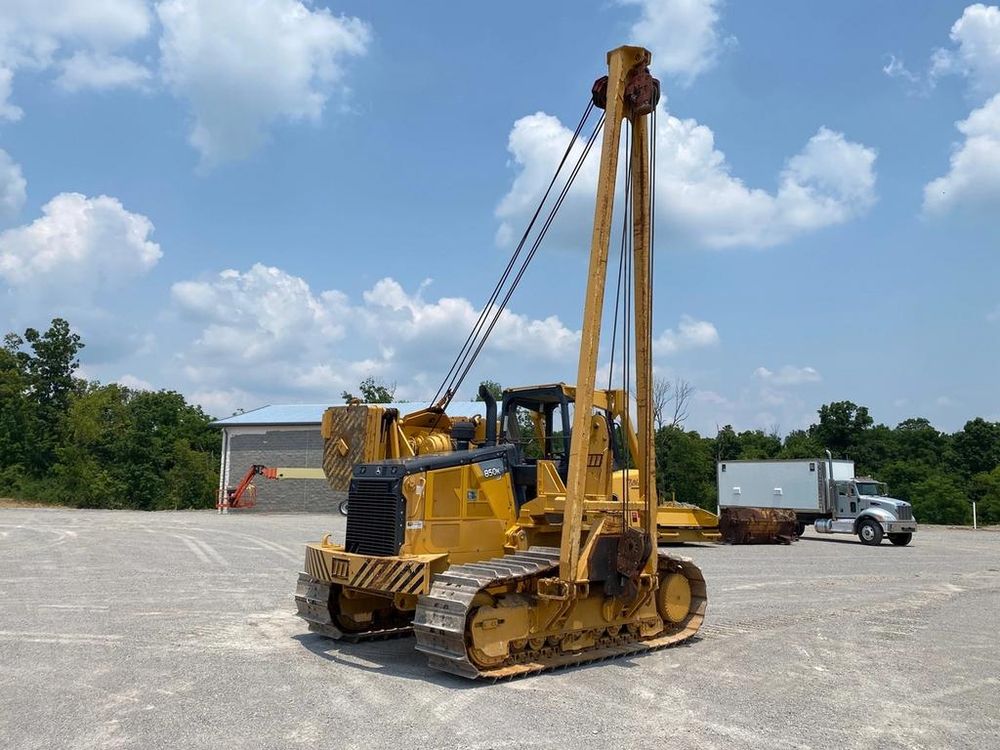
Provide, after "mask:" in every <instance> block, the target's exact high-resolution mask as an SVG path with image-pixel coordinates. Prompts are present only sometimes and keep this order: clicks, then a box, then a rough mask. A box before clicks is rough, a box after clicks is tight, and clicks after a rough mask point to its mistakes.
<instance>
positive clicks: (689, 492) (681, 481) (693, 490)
mask: <svg viewBox="0 0 1000 750" xmlns="http://www.w3.org/2000/svg"><path fill="white" fill-rule="evenodd" d="M655 447H656V477H657V489H658V491H659V493H660V496H661V497H663V498H669V497H670V496H671V493H673V494H674V495H675V496H676V498H677V499H678V500H679V501H681V502H686V503H694V504H695V505H700V506H701V507H702V508H706V509H709V510H715V506H716V500H717V498H718V496H717V493H716V488H715V457H714V454H713V451H712V448H713V441H712V440H706V439H705V438H702V437H701V436H700V435H699V434H698V433H697V432H694V431H692V432H685V431H684V430H683V429H681V428H680V427H662V428H660V429H659V430H657V431H656V438H655Z"/></svg>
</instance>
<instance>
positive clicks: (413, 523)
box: [406, 521, 424, 529]
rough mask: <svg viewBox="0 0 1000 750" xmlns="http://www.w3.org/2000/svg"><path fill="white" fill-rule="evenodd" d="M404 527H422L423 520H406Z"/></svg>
mask: <svg viewBox="0 0 1000 750" xmlns="http://www.w3.org/2000/svg"><path fill="white" fill-rule="evenodd" d="M406 528H407V529H422V528H424V522H423V521H407V522H406Z"/></svg>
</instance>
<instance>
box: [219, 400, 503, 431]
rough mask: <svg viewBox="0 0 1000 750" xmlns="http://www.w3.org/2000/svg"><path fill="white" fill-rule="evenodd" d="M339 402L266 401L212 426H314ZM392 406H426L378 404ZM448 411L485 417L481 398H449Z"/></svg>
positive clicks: (421, 405) (401, 408) (417, 404)
mask: <svg viewBox="0 0 1000 750" xmlns="http://www.w3.org/2000/svg"><path fill="white" fill-rule="evenodd" d="M335 405H336V406H342V404H268V405H267V406H261V407H260V408H257V409H251V410H250V411H245V412H243V413H242V414H236V415H234V416H232V417H226V418H225V419H218V420H216V421H215V422H212V426H213V427H230V426H233V425H270V424H273V425H293V424H302V425H318V424H319V423H320V422H321V421H322V420H323V412H324V411H326V409H327V407H329V406H335ZM378 406H385V407H389V408H392V409H399V413H400V414H409V413H410V412H413V411H417V410H418V409H423V408H425V407H426V406H427V404H426V403H424V402H422V401H409V402H397V403H392V404H378ZM448 413H449V414H455V415H460V416H463V417H471V416H473V415H475V414H479V415H480V416H483V417H485V416H486V404H485V403H483V402H482V401H452V402H451V404H450V405H449V406H448Z"/></svg>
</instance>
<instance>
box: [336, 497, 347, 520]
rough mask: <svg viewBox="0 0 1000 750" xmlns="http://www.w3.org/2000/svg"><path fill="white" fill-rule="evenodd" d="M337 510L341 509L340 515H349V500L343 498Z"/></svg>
mask: <svg viewBox="0 0 1000 750" xmlns="http://www.w3.org/2000/svg"><path fill="white" fill-rule="evenodd" d="M337 510H339V511H340V515H342V516H346V515H347V501H346V500H341V501H340V505H338V506H337Z"/></svg>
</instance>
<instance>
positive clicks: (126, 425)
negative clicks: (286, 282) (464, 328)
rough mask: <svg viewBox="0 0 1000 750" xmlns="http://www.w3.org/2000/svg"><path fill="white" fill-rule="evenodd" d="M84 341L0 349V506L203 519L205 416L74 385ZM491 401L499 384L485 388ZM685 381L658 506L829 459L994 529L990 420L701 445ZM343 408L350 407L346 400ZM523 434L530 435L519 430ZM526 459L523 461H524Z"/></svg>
mask: <svg viewBox="0 0 1000 750" xmlns="http://www.w3.org/2000/svg"><path fill="white" fill-rule="evenodd" d="M83 348H84V342H83V341H82V340H81V339H80V337H79V336H78V335H77V334H75V333H73V332H72V330H71V328H70V325H69V323H67V322H66V321H65V320H63V319H61V318H56V319H54V320H53V321H52V324H51V325H50V326H49V328H48V329H47V330H45V331H38V330H36V329H34V328H28V329H27V330H26V331H25V332H24V333H23V335H19V334H15V333H9V334H7V335H6V336H5V337H4V340H3V346H2V347H0V496H8V497H18V498H23V499H32V500H42V501H48V502H54V503H60V504H65V505H72V506H77V507H84V508H137V509H143V510H157V509H168V508H174V509H180V508H211V507H213V506H214V504H215V501H216V492H217V487H218V460H219V442H220V441H219V435H218V432H217V431H216V430H215V429H213V428H212V427H211V426H210V424H211V421H212V419H211V417H210V416H209V415H207V414H205V412H203V411H202V410H201V408H200V407H199V406H196V405H192V404H189V403H187V401H186V400H185V399H184V397H183V396H182V395H181V394H179V393H176V392H174V391H169V390H160V391H144V390H135V389H131V388H126V387H124V386H121V385H118V384H115V383H110V384H101V383H99V382H97V381H87V380H84V379H82V378H79V377H77V376H76V375H75V374H74V373H75V372H76V371H77V368H78V367H79V357H78V355H79V353H80V351H81V350H82V349H83ZM484 385H486V386H487V388H489V390H490V391H491V392H493V393H494V395H495V396H497V397H498V398H499V396H500V393H501V387H500V385H499V384H498V383H495V382H493V381H484ZM359 391H360V396H361V398H360V399H357V400H364V401H367V402H381V403H386V402H389V401H391V400H392V399H393V397H394V395H395V393H394V392H395V383H393V384H390V385H386V384H385V383H383V382H381V381H379V380H376V379H374V378H367V379H365V380H363V381H362V382H361V383H360V385H359ZM692 391H693V388H692V387H691V386H690V385H689V384H688V383H686V382H684V381H676V382H675V383H673V384H668V385H667V386H663V385H661V387H660V391H659V392H658V396H657V397H656V398H654V400H655V401H656V402H657V413H656V423H657V429H656V435H655V448H656V463H657V485H658V487H659V490H660V493H661V496H667V497H669V496H671V495H673V496H674V497H676V499H677V500H680V501H685V502H691V503H695V504H697V505H700V506H702V507H704V508H707V509H710V510H714V509H715V505H716V499H717V490H716V463H717V462H718V461H727V460H729V461H731V460H736V459H770V458H821V457H822V456H823V455H824V452H825V450H827V449H829V450H830V451H832V452H833V455H834V457H835V458H850V459H853V460H854V461H855V464H856V467H857V472H858V473H859V475H871V476H874V477H875V478H877V479H880V480H882V481H884V482H886V483H888V485H889V491H890V494H891V495H892V496H893V497H897V498H899V499H901V500H907V501H909V502H911V503H912V504H913V506H914V512H915V514H916V516H917V519H918V520H919V521H923V522H925V523H949V524H965V523H969V522H970V521H971V515H972V512H971V504H970V502H971V501H972V500H976V501H977V509H978V515H979V520H980V522H981V523H984V524H995V523H1000V423H998V422H990V421H987V420H985V419H982V418H976V419H972V420H970V421H968V422H967V423H966V424H965V425H964V427H963V428H962V429H961V430H959V431H958V432H955V433H950V434H949V433H945V432H941V431H939V430H937V429H936V428H935V427H934V426H933V425H932V424H931V423H930V422H929V421H928V420H926V419H923V418H920V417H915V418H911V419H906V420H903V421H902V422H900V423H899V424H898V425H896V426H895V427H888V426H886V425H883V424H875V421H874V419H873V418H872V417H871V415H870V413H869V411H868V409H867V408H866V407H864V406H858V405H857V404H854V403H852V402H850V401H837V402H834V403H830V404H825V405H823V406H821V407H820V409H819V411H818V412H817V420H816V422H815V423H814V424H812V425H810V426H809V427H808V428H807V429H804V430H794V431H792V432H790V433H789V434H788V435H786V436H784V437H783V438H782V437H781V436H780V435H779V434H777V431H773V432H765V431H763V430H747V431H742V432H737V431H735V430H734V429H733V428H732V427H731V426H729V425H727V426H725V427H722V428H721V429H719V430H718V431H717V434H716V435H715V436H714V437H708V436H702V435H700V434H699V433H698V432H696V431H693V430H685V429H684V426H683V421H684V417H685V416H686V414H687V406H686V402H687V399H688V396H690V394H691V392H692ZM343 398H344V400H345V401H348V402H351V401H354V400H355V399H356V397H355V396H353V394H350V393H347V392H345V393H344V394H343ZM522 427H523V430H522V432H524V433H525V434H527V435H530V434H531V432H532V430H531V429H530V426H529V425H527V424H525V425H522ZM537 452H538V451H537V450H536V451H535V453H537Z"/></svg>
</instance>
